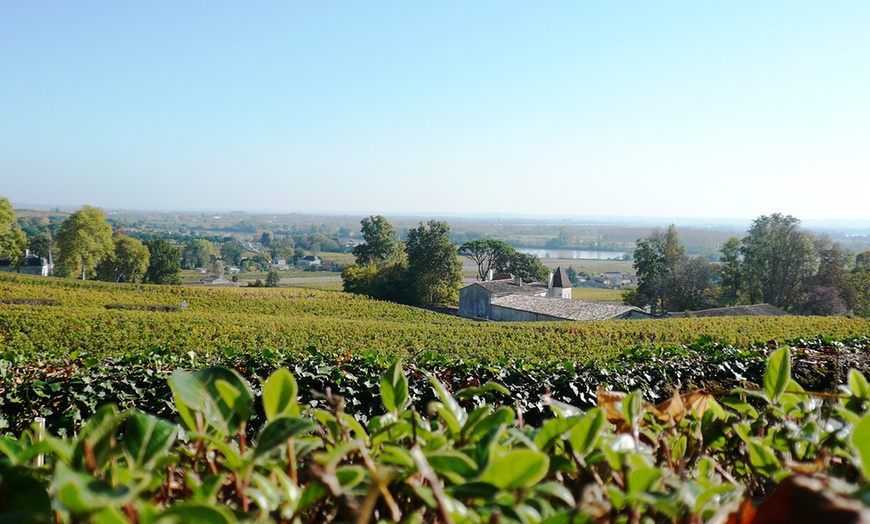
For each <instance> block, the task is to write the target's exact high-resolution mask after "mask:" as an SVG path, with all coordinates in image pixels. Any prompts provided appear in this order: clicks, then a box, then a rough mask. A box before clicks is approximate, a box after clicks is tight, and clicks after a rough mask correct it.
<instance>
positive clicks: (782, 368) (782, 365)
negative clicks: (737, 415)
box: [764, 346, 791, 404]
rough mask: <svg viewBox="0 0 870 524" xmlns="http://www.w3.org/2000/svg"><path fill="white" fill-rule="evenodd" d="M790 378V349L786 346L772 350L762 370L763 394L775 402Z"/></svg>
mask: <svg viewBox="0 0 870 524" xmlns="http://www.w3.org/2000/svg"><path fill="white" fill-rule="evenodd" d="M789 380H791V351H790V350H789V348H788V346H786V347H784V348H781V349H778V350H776V351H774V353H773V354H772V355H771V356H770V358H769V359H768V361H767V371H765V372H764V396H765V397H766V398H767V401H768V402H770V403H771V404H776V403H777V402H778V401H779V397H781V396H782V394H783V392H784V391H785V390H786V386H788V382H789Z"/></svg>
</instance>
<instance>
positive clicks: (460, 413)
mask: <svg viewBox="0 0 870 524" xmlns="http://www.w3.org/2000/svg"><path fill="white" fill-rule="evenodd" d="M429 381H430V382H431V384H432V387H433V388H435V392H436V393H437V394H438V398H440V399H441V403H442V405H443V406H444V408H446V410H447V411H449V412H450V413H451V415H452V419H453V420H455V421H456V423H457V424H458V426H459V428H461V427H462V426H464V425H465V421H466V420H468V414H467V413H466V412H465V410H464V409H462V406H460V405H459V403H458V402H456V399H455V398H453V397H452V396H451V395H450V393H448V392H447V388H445V387H444V384H442V383H441V381H440V380H438V379H437V378H435V377H431V378H430V379H429ZM458 432H459V429H457V430H456V433H458Z"/></svg>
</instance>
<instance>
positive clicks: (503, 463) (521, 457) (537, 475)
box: [479, 449, 550, 489]
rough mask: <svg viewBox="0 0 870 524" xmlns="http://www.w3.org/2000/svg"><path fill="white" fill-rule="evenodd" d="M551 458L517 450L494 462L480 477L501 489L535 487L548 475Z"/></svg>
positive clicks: (537, 452) (525, 450)
mask: <svg viewBox="0 0 870 524" xmlns="http://www.w3.org/2000/svg"><path fill="white" fill-rule="evenodd" d="M549 466H550V458H549V457H548V456H547V455H546V454H545V453H541V452H539V451H533V450H531V449H515V450H511V451H509V452H507V453H506V454H505V455H504V456H502V457H500V458H498V459H496V460H494V461H493V462H492V464H490V466H489V467H488V468H487V469H486V471H484V472H483V474H482V475H481V476H480V479H479V480H480V481H481V482H488V483H490V484H492V485H493V486H496V487H497V488H500V489H520V488H527V487H529V486H533V485H534V484H537V483H538V482H540V481H541V480H542V479H543V478H544V477H545V476H546V475H547V469H548V468H549Z"/></svg>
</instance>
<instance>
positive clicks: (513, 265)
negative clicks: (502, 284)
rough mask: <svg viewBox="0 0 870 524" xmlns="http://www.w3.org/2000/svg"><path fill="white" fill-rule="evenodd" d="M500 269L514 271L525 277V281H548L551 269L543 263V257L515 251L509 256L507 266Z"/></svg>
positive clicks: (517, 274)
mask: <svg viewBox="0 0 870 524" xmlns="http://www.w3.org/2000/svg"><path fill="white" fill-rule="evenodd" d="M498 270H499V271H502V272H504V271H506V272H509V273H513V274H514V276H518V277H520V278H522V279H523V282H546V281H547V279H548V278H549V277H550V270H549V269H547V267H546V266H544V264H543V263H541V259H540V258H538V257H537V256H535V255H532V254H529V253H521V252H519V251H514V252H512V253H511V254H510V255H509V256H508V265H507V268H504V269H502V268H498Z"/></svg>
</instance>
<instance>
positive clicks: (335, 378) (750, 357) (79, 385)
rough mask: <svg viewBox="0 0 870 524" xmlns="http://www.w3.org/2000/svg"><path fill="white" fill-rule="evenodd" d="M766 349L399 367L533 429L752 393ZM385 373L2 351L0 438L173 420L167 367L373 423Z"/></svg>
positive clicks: (330, 363)
mask: <svg viewBox="0 0 870 524" xmlns="http://www.w3.org/2000/svg"><path fill="white" fill-rule="evenodd" d="M868 343H870V342H868V340H867V339H864V338H862V339H854V340H851V341H848V342H845V343H840V342H835V341H831V340H827V339H815V340H812V341H801V340H799V341H795V342H794V343H793V344H792V346H791V352H792V354H793V360H794V369H793V374H794V376H795V378H796V380H797V382H798V383H800V384H801V385H802V386H803V387H805V388H807V389H811V390H815V391H828V392H832V391H836V388H837V387H838V385H840V384H842V383H844V382H845V380H846V372H847V371H848V370H849V369H850V368H855V369H859V370H860V371H862V372H864V373H870V359H868V352H867V346H868ZM775 347H776V346H762V347H757V348H747V349H741V348H736V347H733V346H722V345H720V344H718V343H714V342H711V341H709V340H708V339H702V340H701V341H699V342H697V343H695V344H692V345H690V346H684V347H680V348H670V349H664V348H660V349H655V350H651V349H633V350H628V351H626V352H624V353H623V354H622V355H621V356H620V357H618V358H617V359H614V360H612V361H610V362H608V363H606V364H586V365H580V364H574V363H571V362H570V361H563V362H552V363H546V364H541V363H536V362H526V361H521V360H515V359H503V360H488V359H455V358H454V359H451V358H446V357H444V356H443V355H441V354H439V353H435V352H421V353H419V354H417V355H414V356H413V357H412V360H411V361H409V362H408V363H407V365H408V366H409V370H410V375H409V381H410V383H411V395H412V398H413V399H414V401H415V402H422V403H423V404H426V403H427V402H429V401H431V400H433V398H434V397H433V396H432V391H431V388H430V387H429V385H428V376H429V375H433V376H436V377H438V379H439V380H440V381H441V382H442V383H443V384H445V386H446V387H448V389H450V390H451V391H458V390H461V389H465V388H468V387H477V386H479V385H480V384H482V383H486V382H488V381H497V382H499V383H501V384H503V385H504V387H505V388H506V389H507V391H508V393H507V394H504V395H501V394H499V395H497V397H496V399H497V400H498V401H500V402H503V403H506V404H509V405H511V406H513V407H514V409H516V410H517V412H518V413H520V414H521V416H522V417H523V418H524V419H525V420H526V421H528V422H529V423H532V424H540V423H542V422H543V421H544V419H546V418H547V417H549V416H551V412H550V409H549V407H548V406H547V405H546V403H545V402H543V401H542V400H541V399H542V398H543V397H544V396H545V395H550V397H552V398H554V399H556V400H558V401H560V402H565V403H570V404H573V405H576V406H578V407H581V408H584V409H585V408H588V407H591V406H593V405H595V403H596V399H597V390H598V387H599V385H601V384H608V385H609V386H610V387H614V388H617V389H621V390H640V391H642V392H643V394H644V395H645V396H646V397H647V398H649V399H651V400H653V401H659V400H661V399H664V398H667V397H669V396H670V395H671V394H672V393H673V392H674V390H681V391H686V390H689V389H705V390H708V391H712V392H716V391H721V390H729V389H731V388H734V387H749V388H757V387H760V386H761V384H762V379H763V375H764V369H765V365H766V361H767V356H768V355H769V353H770V351H771V350H772V349H775ZM389 364H390V361H389V360H386V359H385V358H384V357H382V356H381V355H380V354H379V353H377V352H369V353H351V352H349V351H348V352H342V353H335V352H326V351H321V350H317V349H315V348H313V347H311V348H309V349H308V350H307V351H306V356H305V358H300V357H299V356H298V355H297V354H296V353H295V352H284V351H277V350H263V351H261V352H259V353H257V354H251V353H247V352H239V353H236V352H233V351H227V352H224V353H212V354H209V355H200V354H198V353H196V352H193V351H191V352H188V353H186V354H177V353H174V352H170V351H160V350H154V351H151V352H148V353H143V354H136V353H131V354H129V355H127V356H124V357H122V358H114V357H104V358H97V357H91V356H87V355H75V354H74V355H72V358H66V357H64V358H52V357H44V358H43V359H41V360H39V361H38V362H31V361H30V358H29V357H28V358H24V357H21V356H20V355H19V354H17V353H14V352H6V353H2V354H0V428H6V429H5V430H6V431H12V432H16V433H17V432H20V431H22V430H23V429H25V428H26V427H27V425H28V424H29V423H30V421H32V420H33V419H34V417H44V418H45V419H46V421H47V424H48V427H49V429H50V431H52V432H54V433H59V434H72V433H73V432H75V431H76V430H77V428H78V427H79V425H80V424H81V423H82V421H83V420H84V419H85V418H87V417H89V416H90V415H92V414H93V413H95V412H96V410H97V408H98V407H99V406H100V405H102V404H105V403H115V404H117V405H118V406H119V407H121V408H123V409H139V410H142V411H147V412H149V413H153V414H157V415H160V416H164V417H172V416H174V415H175V407H174V404H173V401H172V396H171V394H170V391H169V388H168V387H167V386H166V384H165V379H166V378H167V377H168V376H169V374H170V373H171V372H172V370H174V369H187V370H196V369H200V368H202V367H207V366H227V367H231V368H232V369H234V370H236V371H237V372H238V373H240V374H241V375H242V376H243V377H245V378H246V379H247V380H249V381H251V382H252V383H253V384H255V385H256V384H258V383H259V382H260V381H261V380H262V379H263V378H265V377H267V376H269V374H270V373H272V372H273V371H274V370H276V369H278V368H282V367H285V368H288V369H290V370H291V371H292V372H293V373H294V375H295V376H296V379H297V380H298V382H299V384H300V397H301V399H302V402H303V403H305V404H306V405H311V406H321V405H322V404H323V402H324V401H323V399H322V398H320V397H317V396H315V395H314V394H313V393H312V392H323V391H326V390H327V389H329V390H330V391H332V392H333V393H334V394H336V395H341V396H343V397H344V398H346V399H347V406H346V408H345V409H346V411H347V412H348V413H350V414H352V415H353V416H354V417H356V418H357V419H359V420H360V421H365V420H369V419H371V418H373V417H375V416H377V415H378V414H379V413H380V411H379V410H380V409H381V399H380V394H379V391H378V389H377V387H376V386H377V382H376V377H378V376H380V375H381V374H382V373H383V372H384V370H385V369H386V368H387V367H388V366H389ZM255 389H256V386H255ZM260 420H261V418H258V417H257V416H255V417H254V418H253V420H252V424H253V425H254V427H255V428H257V429H258V428H259V426H258V424H259V421H260Z"/></svg>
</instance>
